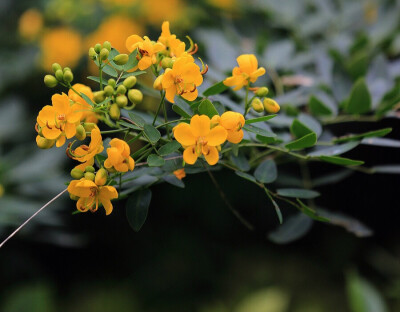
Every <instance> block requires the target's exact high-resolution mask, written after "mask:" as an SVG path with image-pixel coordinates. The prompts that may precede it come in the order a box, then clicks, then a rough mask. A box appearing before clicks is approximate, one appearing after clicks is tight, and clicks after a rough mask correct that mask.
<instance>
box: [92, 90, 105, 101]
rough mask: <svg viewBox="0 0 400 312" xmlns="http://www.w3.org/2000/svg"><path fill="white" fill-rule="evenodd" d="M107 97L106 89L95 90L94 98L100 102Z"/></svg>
mask: <svg viewBox="0 0 400 312" xmlns="http://www.w3.org/2000/svg"><path fill="white" fill-rule="evenodd" d="M105 99H106V97H105V94H104V91H97V92H93V100H94V101H95V102H96V103H97V104H99V103H101V102H103V101H104V100H105Z"/></svg>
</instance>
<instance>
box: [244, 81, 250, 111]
mask: <svg viewBox="0 0 400 312" xmlns="http://www.w3.org/2000/svg"><path fill="white" fill-rule="evenodd" d="M248 100H249V86H248V85H247V86H246V97H245V98H244V114H243V116H244V117H246V115H247V112H248V110H249V103H248Z"/></svg>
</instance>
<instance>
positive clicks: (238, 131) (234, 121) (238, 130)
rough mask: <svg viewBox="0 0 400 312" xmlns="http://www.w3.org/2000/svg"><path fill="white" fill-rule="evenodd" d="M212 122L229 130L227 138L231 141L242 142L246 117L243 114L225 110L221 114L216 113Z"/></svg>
mask: <svg viewBox="0 0 400 312" xmlns="http://www.w3.org/2000/svg"><path fill="white" fill-rule="evenodd" d="M211 123H212V124H214V125H220V126H222V127H223V128H224V129H225V130H226V131H227V132H228V136H227V138H226V139H227V140H228V141H229V142H231V143H234V144H237V143H240V141H242V139H243V130H242V128H243V126H244V124H245V119H244V117H243V115H242V114H240V113H237V112H232V111H229V112H225V113H223V114H222V115H221V116H218V115H215V116H213V118H212V119H211Z"/></svg>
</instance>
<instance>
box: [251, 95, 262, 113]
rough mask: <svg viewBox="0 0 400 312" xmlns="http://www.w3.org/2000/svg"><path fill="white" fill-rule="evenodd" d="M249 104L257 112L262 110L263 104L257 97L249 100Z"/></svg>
mask: <svg viewBox="0 0 400 312" xmlns="http://www.w3.org/2000/svg"><path fill="white" fill-rule="evenodd" d="M251 106H252V107H253V109H254V110H255V111H256V112H258V113H261V112H263V111H264V105H263V103H262V102H261V100H260V99H259V98H255V99H254V100H253V101H251Z"/></svg>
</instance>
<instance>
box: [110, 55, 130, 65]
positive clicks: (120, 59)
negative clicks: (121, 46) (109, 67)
mask: <svg viewBox="0 0 400 312" xmlns="http://www.w3.org/2000/svg"><path fill="white" fill-rule="evenodd" d="M113 61H114V63H115V64H117V65H125V64H126V63H128V61H129V55H128V54H118V55H117V56H116V57H114V60H113Z"/></svg>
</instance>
